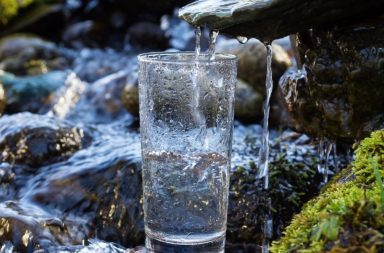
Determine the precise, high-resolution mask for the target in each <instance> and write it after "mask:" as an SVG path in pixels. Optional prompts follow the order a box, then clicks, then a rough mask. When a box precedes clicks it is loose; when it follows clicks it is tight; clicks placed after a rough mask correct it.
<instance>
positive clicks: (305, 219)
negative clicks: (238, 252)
mask: <svg viewBox="0 0 384 253" xmlns="http://www.w3.org/2000/svg"><path fill="white" fill-rule="evenodd" d="M355 155H356V157H355V161H354V162H353V163H352V171H353V173H354V175H355V179H354V180H352V181H347V182H345V181H344V182H343V181H334V182H333V183H332V184H330V185H329V186H328V188H327V189H326V190H325V191H324V192H323V193H322V194H321V195H320V196H318V197H317V198H315V199H313V200H311V201H309V202H308V203H307V204H306V205H305V206H304V208H303V209H302V211H301V213H299V214H298V215H296V216H295V217H294V218H293V220H292V222H291V224H290V225H289V226H288V227H287V228H286V230H285V232H284V236H283V237H282V238H281V239H280V240H279V241H275V242H273V244H272V247H271V251H272V252H273V253H290V252H291V253H293V252H297V253H317V252H330V253H352V252H359V253H360V252H361V253H374V252H375V253H378V252H384V211H383V207H384V206H383V201H384V199H383V198H384V196H383V194H384V193H383V182H382V178H383V175H384V130H381V131H376V132H373V133H372V134H371V137H369V138H366V139H364V140H363V141H362V142H361V143H360V144H359V146H358V147H357V149H356V151H355Z"/></svg>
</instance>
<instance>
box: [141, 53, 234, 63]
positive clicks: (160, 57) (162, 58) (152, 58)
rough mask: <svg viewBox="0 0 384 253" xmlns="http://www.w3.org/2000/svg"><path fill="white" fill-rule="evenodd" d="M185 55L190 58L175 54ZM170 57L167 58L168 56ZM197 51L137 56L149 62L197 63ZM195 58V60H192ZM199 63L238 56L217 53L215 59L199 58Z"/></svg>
mask: <svg viewBox="0 0 384 253" xmlns="http://www.w3.org/2000/svg"><path fill="white" fill-rule="evenodd" d="M177 55H184V56H190V57H191V58H188V59H183V60H181V59H178V58H176V57H175V56H177ZM206 55H208V54H207V53H201V54H200V56H206ZM167 56H168V57H169V58H166V57H167ZM194 57H195V52H193V51H182V52H149V53H143V54H139V55H138V56H137V58H138V60H139V62H149V63H167V64H187V65H193V64H195V62H196V60H195V58H194ZM191 59H193V60H191ZM197 62H199V63H219V62H237V56H236V55H233V54H223V53H215V59H213V60H210V59H206V58H204V59H202V58H199V59H198V60H197Z"/></svg>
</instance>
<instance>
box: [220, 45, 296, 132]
mask: <svg viewBox="0 0 384 253" xmlns="http://www.w3.org/2000/svg"><path fill="white" fill-rule="evenodd" d="M217 51H218V52H222V53H230V54H234V55H236V56H237V57H238V70H237V76H238V78H239V79H241V80H244V81H245V82H246V83H248V84H250V85H251V86H252V88H253V89H254V90H255V92H256V93H258V94H262V96H261V97H260V98H258V99H259V100H260V101H263V100H264V97H265V80H266V71H267V49H266V47H265V46H264V45H263V43H261V42H260V41H257V40H250V41H248V42H247V43H246V44H240V43H239V42H238V41H236V40H229V41H225V42H223V43H218V45H217ZM290 65H291V60H290V57H289V56H288V54H287V53H286V52H285V51H284V49H282V47H281V46H279V45H273V57H272V72H273V80H274V86H275V88H274V91H273V94H272V102H271V114H272V115H274V117H273V123H274V124H276V125H283V126H287V124H288V123H289V121H290V120H289V116H287V114H281V112H284V111H287V109H286V105H285V102H282V101H283V100H284V99H283V98H282V97H281V96H280V94H279V93H278V92H277V89H278V88H277V83H278V80H279V78H280V77H281V76H282V75H283V73H284V72H285V71H286V69H287V68H288V67H289V66H290ZM260 101H259V102H257V103H258V107H257V108H256V107H254V109H255V110H258V111H254V112H252V115H253V116H255V117H253V118H251V117H247V121H248V122H258V121H260V120H261V119H262V116H263V115H262V104H260ZM249 113H251V112H249ZM280 117H281V118H280ZM249 120H251V121H249Z"/></svg>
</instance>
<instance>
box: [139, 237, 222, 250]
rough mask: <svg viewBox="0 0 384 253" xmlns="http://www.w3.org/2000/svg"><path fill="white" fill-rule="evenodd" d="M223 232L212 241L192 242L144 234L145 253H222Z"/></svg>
mask: <svg viewBox="0 0 384 253" xmlns="http://www.w3.org/2000/svg"><path fill="white" fill-rule="evenodd" d="M224 247H225V234H224V235H223V236H222V237H219V238H216V239H215V240H212V241H206V242H202V243H193V244H185V243H183V244H176V243H173V242H172V243H170V242H166V241H160V240H157V239H154V238H151V237H149V236H148V235H147V236H146V239H145V248H146V251H147V253H224Z"/></svg>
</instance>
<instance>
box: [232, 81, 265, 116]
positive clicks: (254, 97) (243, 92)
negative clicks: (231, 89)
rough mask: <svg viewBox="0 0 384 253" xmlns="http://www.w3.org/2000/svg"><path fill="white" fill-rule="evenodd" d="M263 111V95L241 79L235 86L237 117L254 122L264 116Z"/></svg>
mask: <svg viewBox="0 0 384 253" xmlns="http://www.w3.org/2000/svg"><path fill="white" fill-rule="evenodd" d="M262 111H263V96H262V95H261V94H259V93H258V92H256V91H255V90H254V89H253V88H252V87H251V86H250V85H249V84H247V83H245V82H243V81H241V80H240V79H239V80H238V81H237V84H236V88H235V118H236V119H238V120H241V121H242V122H254V121H255V120H257V119H261V118H262Z"/></svg>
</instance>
